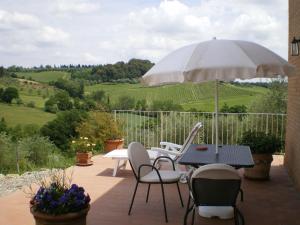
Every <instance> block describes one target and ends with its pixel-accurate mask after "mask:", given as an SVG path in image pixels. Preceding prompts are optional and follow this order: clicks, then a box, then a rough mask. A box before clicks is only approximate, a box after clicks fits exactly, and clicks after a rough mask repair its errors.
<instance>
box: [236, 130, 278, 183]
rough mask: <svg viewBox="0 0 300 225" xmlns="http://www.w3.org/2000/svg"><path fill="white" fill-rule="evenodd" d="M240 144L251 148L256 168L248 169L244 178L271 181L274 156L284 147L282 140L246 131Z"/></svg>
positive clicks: (270, 135)
mask: <svg viewBox="0 0 300 225" xmlns="http://www.w3.org/2000/svg"><path fill="white" fill-rule="evenodd" d="M239 144H242V145H248V146H249V147H250V149H251V153H252V156H253V160H254V167H253V168H246V169H245V173H244V176H245V177H246V178H250V179H260V180H265V179H269V177H270V168H271V163H272V161H273V156H272V154H273V153H275V152H276V151H278V150H280V148H281V147H282V142H281V140H280V139H279V138H278V137H276V136H274V135H272V134H266V133H264V132H256V131H246V132H245V133H244V134H243V136H242V138H241V139H240V140H239Z"/></svg>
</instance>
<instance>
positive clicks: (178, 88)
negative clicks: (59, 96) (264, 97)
mask: <svg viewBox="0 0 300 225" xmlns="http://www.w3.org/2000/svg"><path fill="white" fill-rule="evenodd" d="M85 90H86V94H89V93H91V92H93V91H96V90H103V91H105V93H106V94H107V95H108V96H109V97H110V100H111V102H112V103H115V102H116V101H117V100H118V98H119V97H120V96H122V95H127V96H131V97H133V98H135V99H136V100H138V99H146V100H147V101H148V103H151V102H152V101H154V100H173V101H174V102H175V103H177V104H180V105H182V106H183V108H184V109H186V110H188V109H190V108H196V109H198V110H202V111H213V109H214V96H215V95H214V94H215V87H214V83H212V82H208V83H202V84H175V85H165V86H159V87H146V86H143V85H141V84H97V85H92V86H86V88H85ZM266 91H267V89H266V88H262V87H256V86H253V87H240V86H236V85H232V84H227V83H224V84H220V86H219V96H220V98H219V99H220V106H222V105H223V104H224V103H227V104H228V105H237V104H244V105H246V106H249V105H250V104H251V103H252V101H253V100H255V99H256V98H257V96H259V95H261V94H264V93H266Z"/></svg>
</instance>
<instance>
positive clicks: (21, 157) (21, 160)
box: [0, 133, 71, 174]
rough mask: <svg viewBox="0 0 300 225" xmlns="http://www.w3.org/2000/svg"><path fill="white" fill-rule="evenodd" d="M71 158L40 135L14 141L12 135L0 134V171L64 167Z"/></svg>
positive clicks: (13, 171)
mask: <svg viewBox="0 0 300 225" xmlns="http://www.w3.org/2000/svg"><path fill="white" fill-rule="evenodd" d="M70 162H71V160H70V159H68V158H67V157H65V156H63V155H62V154H61V153H60V152H59V150H58V149H57V147H56V146H55V145H54V144H53V143H52V142H50V141H49V140H48V138H45V137H41V136H31V137H25V138H21V139H19V140H18V141H15V140H14V139H13V137H12V136H10V135H7V134H4V133H1V134H0V173H4V174H6V173H18V172H19V173H22V172H24V171H28V170H34V169H38V168H64V167H67V166H69V165H70V164H71V163H70Z"/></svg>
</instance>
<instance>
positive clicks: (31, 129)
mask: <svg viewBox="0 0 300 225" xmlns="http://www.w3.org/2000/svg"><path fill="white" fill-rule="evenodd" d="M8 133H9V134H10V136H11V138H12V139H13V140H15V141H18V140H20V139H22V138H27V137H32V136H37V135H39V134H40V127H39V126H38V125H37V124H24V125H21V124H18V125H16V126H14V127H12V128H9V129H8Z"/></svg>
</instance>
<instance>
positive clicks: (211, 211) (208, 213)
mask: <svg viewBox="0 0 300 225" xmlns="http://www.w3.org/2000/svg"><path fill="white" fill-rule="evenodd" d="M198 210H199V211H198V213H199V215H200V216H202V217H206V218H211V217H218V218H219V219H231V218H233V217H234V209H233V207H232V206H199V208H198Z"/></svg>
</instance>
